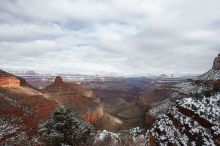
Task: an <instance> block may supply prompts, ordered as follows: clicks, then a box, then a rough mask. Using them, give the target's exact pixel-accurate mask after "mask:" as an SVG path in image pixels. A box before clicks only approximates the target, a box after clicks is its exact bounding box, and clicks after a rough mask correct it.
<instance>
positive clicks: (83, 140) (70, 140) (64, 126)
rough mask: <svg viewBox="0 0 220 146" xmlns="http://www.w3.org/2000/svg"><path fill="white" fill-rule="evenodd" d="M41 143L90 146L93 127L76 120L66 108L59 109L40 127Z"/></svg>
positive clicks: (52, 145)
mask: <svg viewBox="0 0 220 146" xmlns="http://www.w3.org/2000/svg"><path fill="white" fill-rule="evenodd" d="M39 133H40V135H41V141H42V142H43V143H44V144H46V145H48V146H61V145H71V146H79V145H88V144H89V143H90V141H91V138H92V137H93V136H92V133H93V127H92V126H91V125H90V124H88V123H85V122H84V121H82V120H80V119H78V118H76V114H75V113H73V112H72V111H71V109H69V108H66V107H60V108H57V109H56V110H55V111H54V112H53V114H52V116H51V118H50V119H49V120H48V121H47V122H45V123H44V124H42V125H40V128H39Z"/></svg>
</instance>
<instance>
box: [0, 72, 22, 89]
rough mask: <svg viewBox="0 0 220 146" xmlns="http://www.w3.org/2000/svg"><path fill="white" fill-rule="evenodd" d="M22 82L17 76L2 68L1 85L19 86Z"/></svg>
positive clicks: (0, 74)
mask: <svg viewBox="0 0 220 146" xmlns="http://www.w3.org/2000/svg"><path fill="white" fill-rule="evenodd" d="M20 83H21V81H20V80H19V79H18V78H17V77H15V76H13V75H11V74H9V73H7V72H5V71H3V70H0V87H9V88H11V87H18V86H20Z"/></svg>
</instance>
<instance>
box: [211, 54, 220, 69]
mask: <svg viewBox="0 0 220 146" xmlns="http://www.w3.org/2000/svg"><path fill="white" fill-rule="evenodd" d="M212 68H213V69H214V70H220V54H218V56H217V57H216V58H215V60H214V62H213V67H212Z"/></svg>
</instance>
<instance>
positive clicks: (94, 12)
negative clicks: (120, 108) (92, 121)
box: [0, 0, 220, 75]
mask: <svg viewBox="0 0 220 146" xmlns="http://www.w3.org/2000/svg"><path fill="white" fill-rule="evenodd" d="M218 53H220V0H0V68H3V69H4V68H10V69H14V70H16V69H28V70H34V71H37V72H42V73H83V74H100V73H104V74H105V73H106V74H119V75H129V74H136V75H144V74H162V73H164V74H187V73H192V74H197V73H203V72H205V71H207V70H209V69H210V68H211V66H212V62H213V59H214V57H215V56H217V54H218Z"/></svg>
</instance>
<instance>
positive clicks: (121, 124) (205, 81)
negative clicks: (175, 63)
mask: <svg viewBox="0 0 220 146" xmlns="http://www.w3.org/2000/svg"><path fill="white" fill-rule="evenodd" d="M219 58H220V55H218V56H217V57H216V58H215V59H214V62H213V66H212V68H211V69H210V70H209V71H208V72H206V73H204V74H202V75H200V76H197V77H195V76H167V75H160V76H145V77H108V76H99V75H94V76H91V75H90V76H88V75H79V74H56V75H50V74H39V73H35V72H33V71H28V72H22V73H19V72H16V73H15V75H13V74H10V73H8V72H5V71H3V70H0V105H1V111H0V117H1V119H0V123H1V126H0V129H1V131H0V135H1V136H0V144H1V145H39V144H40V143H39V141H38V140H37V139H38V131H37V129H38V126H39V125H40V124H42V123H43V122H44V121H46V120H47V119H48V118H49V117H50V116H51V113H52V112H53V111H54V110H55V109H56V108H58V107H61V106H65V107H69V108H70V109H71V110H72V111H74V112H75V113H76V115H77V117H78V118H80V119H82V120H84V121H85V122H89V123H91V124H92V125H93V126H94V128H95V131H96V134H95V141H94V146H99V145H100V146H101V145H109V146H110V145H111V146H112V145H116V146H117V145H137V146H138V145H145V144H148V145H150V146H151V145H204V144H205V143H207V144H208V145H219V144H220V143H219V141H220V139H219V138H220V137H219V120H220V117H219V111H220V108H219V100H220V99H219V95H218V94H217V93H218V92H219V91H220V68H219V60H220V59H219ZM204 113H207V114H204ZM119 135H120V136H119ZM100 137H102V138H101V139H100ZM103 137H110V139H108V141H105V140H104V139H103ZM103 143H105V144H103Z"/></svg>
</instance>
